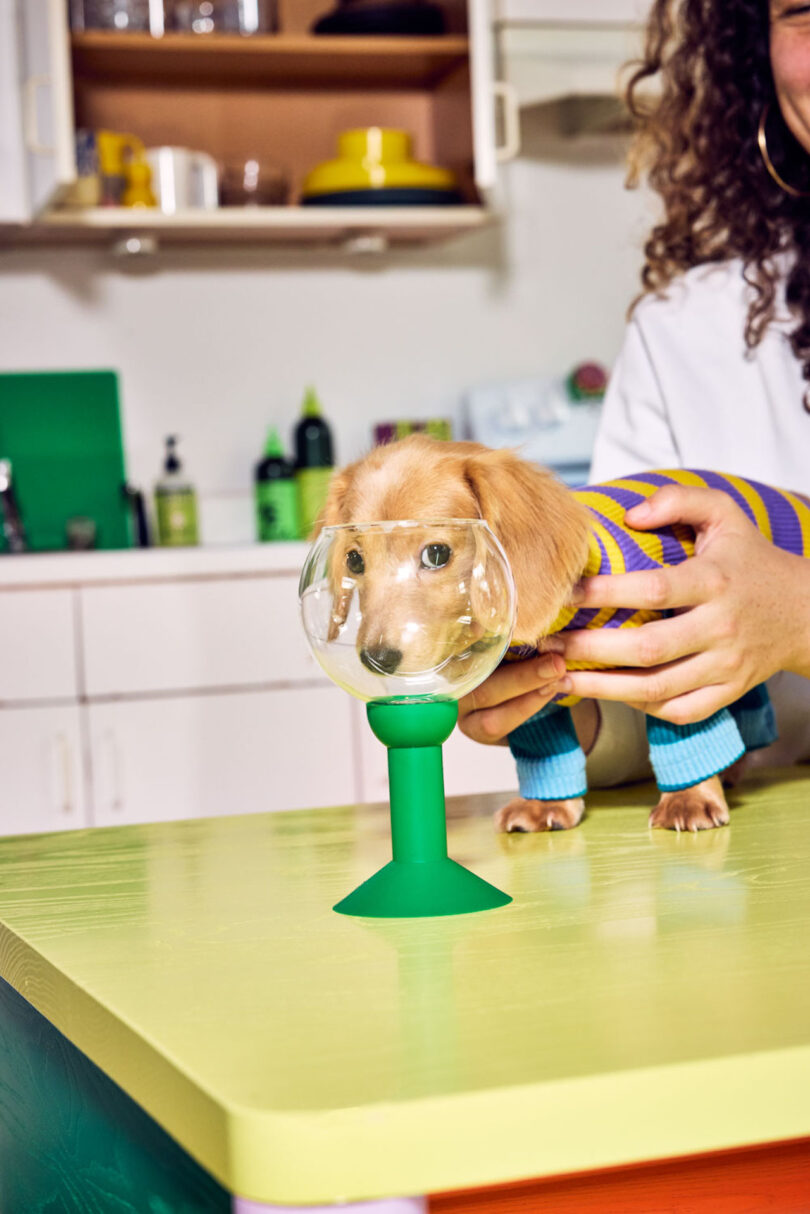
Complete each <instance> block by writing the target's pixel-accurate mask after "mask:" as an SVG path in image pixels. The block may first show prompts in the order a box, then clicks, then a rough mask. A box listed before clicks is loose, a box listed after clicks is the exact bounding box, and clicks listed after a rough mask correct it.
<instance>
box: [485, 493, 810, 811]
mask: <svg viewBox="0 0 810 1214" xmlns="http://www.w3.org/2000/svg"><path fill="white" fill-rule="evenodd" d="M667 484H677V485H689V486H698V487H700V488H707V489H721V490H723V492H725V493H728V495H729V496H730V497H731V498H732V499H733V500H734V501H735V502H736V503H737V504H738V505H739V506H740V507H741V508H742V510H743V511H744V512H745V514H746V515H747V516H748V518H749V519H750V520H751V522H753V523H754V524H755V526H757V527H758V529H759V530H760V532H761V533H762V534H763V535H764V536H765V538H766V539H768V540H770V542H771V543H773V544H776V546H777V547H779V548H783V549H784V550H785V551H786V552H791V553H794V554H795V555H797V556H804V557H808V558H810V498H807V497H805V496H804V495H803V494H800V493H791V492H788V491H786V490H782V489H774V488H771V487H770V486H768V485H763V484H760V483H759V482H758V481H752V480H746V479H743V478H742V477H738V476H731V475H724V474H721V473H718V472H707V471H702V470H701V471H694V470H688V469H672V470H667V471H662V472H639V473H636V474H635V475H633V476H628V477H622V478H621V479H619V480H613V481H606V482H605V483H604V484H601V485H587V486H585V487H583V488H581V489H574V490H572V492H573V493H574V496H575V497H576V498H577V499H578V500H579V501H580V502H582V504H583V505H584V506H586V507H587V508H588V511H589V513H590V515H591V531H590V536H589V543H588V560H587V564H586V566H585V569H584V570H583V573H582V576H583V577H592V576H594V575H596V574H612V573H629V572H634V571H636V570H645V569H656V568H662V567H665V566H669V565H677V564H680V563H681V561H685V560H687V559H688V558H689V557H691V556H693V555H694V535H693V532H692V531H691V529H690V528H688V527H684V526H681V525H675V526H673V527H665V528H662V529H661V530H659V531H633V530H632V529H631V528H630V527H628V526H627V525H626V524H625V522H624V514H625V511H627V510H629V509H630V507H631V506H635V505H638V503H639V502H641V501H642V500H643V499H644V498H646V497H649V496H651V495H652V494H653V493H655V491H656V490H657V489H660V488H661V487H662V486H663V485H667ZM663 614H664V613H663V612H660V611H647V610H643V611H642V610H638V611H637V610H633V609H632V608H620V609H617V608H601V609H598V608H593V607H591V608H580V609H577V608H576V607H574V606H570V607H565V608H564V609H563V610H562V612H561V613H560V615H559V616H558V618H557V619H556V620H555V621H554V624H553V625H552V626H551V628H550V629H549V634H552V633H555V632H565V631H568V630H569V629H575V628H634V627H638V626H639V625H640V624H644V623H646V622H647V621H648V620H653V619H660V618H661V616H662V615H663ZM537 652H538V650H537V647H536V645H535V644H533V643H531V642H526V641H524V642H521V641H517V642H513V644H512V645H511V646H510V648H509V651H508V652H507V655H506V660H507V661H521V660H523V659H526V658H530V657H533V656H535V655H536V654H537ZM587 665H588V664H587V663H570V668H571V669H582V668H583V667H586V666H587ZM577 698H578V697H576V696H567V697H558V698H557V700H556V701H555V702H553V703H552V704H549V705H547V706H546V707H545V708H543V709H542V710H541V711H540V712H539V713H537V715H536V716H534V717H532V718H531V719H530V720H529V721H526V722H525V723H524V724H523V725H521V726H520V727H519V728H518V729H516V730H514V731H513V733H512V734H510V737H509V744H510V747H511V749H512V753H513V755H514V756H515V760H516V763H517V769H518V778H519V783H520V791H521V795H522V796H524V797H527V798H537V799H539V800H555V799H562V798H567V797H578V796H582V795H583V794H584V792H585V790H586V782H585V756H584V755H583V754H582V751H581V749H580V747H579V744H578V742H577V739H576V733H575V732H574V726H573V722H572V721H571V716H570V713H569V712H568V706H569V705H571V704H575V703H576V702H577ZM775 737H776V729H775V724H774V717H773V710H772V708H771V705H770V701H769V699H768V694H767V691H766V690H765V688H764V687H756V688H753V689H752V690H751V691H750V692H748V693H747V695H745V696H743V697H742V699H740V700H738V701H737V702H736V703H735V704H732V705H730V706H729V707H728V708H724V709H721V710H720V712H717V713H715V714H714V715H713V716H711V717H709V718H708V719H707V720H705V721H701V722H698V723H697V724H695V725H689V726H677V725H671V724H670V723H668V722H666V721H661V720H659V719H658V718H656V717H648V718H647V740H648V743H649V747H650V760H651V762H652V766H653V770H654V772H655V776H656V780H657V782H658V786H659V788H660V789H662V790H663V791H670V790H673V789H677V788H687V787H690V786H691V785H693V784H696V783H698V782H699V781H700V780H703V779H706V778H707V777H708V776H710V775H714V774H716V773H717V772H718V771H723V770H724V769H725V768H726V767H728V766H729V765H730V764H731V763H733V762H734V761H735V760H736V759H738V758H740V756H741V755H742V754H744V753H745V751H746V750H754V749H756V748H758V747H761V746H767V745H769V743H770V742H772V741H773V740H774V739H775Z"/></svg>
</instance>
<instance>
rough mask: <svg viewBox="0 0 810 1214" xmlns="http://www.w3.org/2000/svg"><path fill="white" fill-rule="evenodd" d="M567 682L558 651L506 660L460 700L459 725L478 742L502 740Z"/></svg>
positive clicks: (563, 663)
mask: <svg viewBox="0 0 810 1214" xmlns="http://www.w3.org/2000/svg"><path fill="white" fill-rule="evenodd" d="M566 686H567V680H565V662H564V661H563V659H562V658H561V657H559V656H558V655H557V654H543V655H542V656H541V657H539V658H532V659H531V660H530V661H527V662H514V663H505V664H504V665H503V666H500V667H498V669H497V670H496V671H495V672H494V673H493V674H491V675H490V676H489V678H488V679H487V680H486V681H485V682H484V683H482V684H481V686H480V687H476V689H475V690H474V691H471V692H470V693H469V695H466V696H464V697H463V698H462V699H461V700H459V705H458V707H459V720H458V724H459V729H460V730H461V731H462V733H464V734H466V736H467V737H468V738H472V740H473V741H474V742H484V743H490V744H492V743H495V742H500V741H501V740H502V739H503V738H505V737H506V735H507V734H509V733H511V732H512V730H513V729H517V727H518V726H519V725H522V724H523V723H524V721H528V719H529V717H532V716H534V714H535V713H536V712H539V711H540V709H541V708H544V707H545V705H546V704H547V703H548V702H549V700H550V699H552V697H553V696H555V695H556V694H557V693H558V692H559V691H564V690H565V689H566Z"/></svg>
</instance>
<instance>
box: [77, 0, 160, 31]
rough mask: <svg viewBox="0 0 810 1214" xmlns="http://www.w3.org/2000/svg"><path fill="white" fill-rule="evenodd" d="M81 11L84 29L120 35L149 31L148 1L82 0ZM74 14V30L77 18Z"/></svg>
mask: <svg viewBox="0 0 810 1214" xmlns="http://www.w3.org/2000/svg"><path fill="white" fill-rule="evenodd" d="M76 8H81V9H82V15H83V25H84V28H85V29H105V30H118V31H120V32H122V33H124V32H126V33H143V32H148V31H149V29H150V24H149V0H84V3H83V4H82V5H80V6H76ZM76 8H74V9H73V10H72V11H73V13H74V19H73V24H74V28H75V26H76V24H77V17H76V16H75V12H76Z"/></svg>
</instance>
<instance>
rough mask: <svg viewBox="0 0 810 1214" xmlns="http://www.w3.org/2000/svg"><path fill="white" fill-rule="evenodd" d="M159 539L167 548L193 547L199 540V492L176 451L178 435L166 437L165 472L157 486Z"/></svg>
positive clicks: (156, 501)
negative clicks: (187, 475)
mask: <svg viewBox="0 0 810 1214" xmlns="http://www.w3.org/2000/svg"><path fill="white" fill-rule="evenodd" d="M155 512H156V514H157V531H158V543H159V544H161V545H162V546H163V547H167V548H186V547H192V546H194V545H195V544H198V543H199V542H200V540H199V528H198V524H197V494H196V492H195V490H194V486H193V485H192V484H191V482H190V481H189V480H188V479H187V478H186V477H185V476H184V474H183V465H182V464H181V462H180V457H179V456H178V454H177V436H176V435H174V434H170V435H169V436H168V437H167V439H166V457H165V460H164V464H163V476H162V477H161V478H160V480H159V481H158V482H157V484H156V486H155Z"/></svg>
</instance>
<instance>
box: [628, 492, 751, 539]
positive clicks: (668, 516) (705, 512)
mask: <svg viewBox="0 0 810 1214" xmlns="http://www.w3.org/2000/svg"><path fill="white" fill-rule="evenodd" d="M735 515H738V516H739V517H740V518H743V517H744V516H743V513H742V511H741V510H740V508H739V506H737V505H736V504H735V503H734V502H733V501H732V500H731V498H730V497H729V495H728V494H727V493H724V492H722V491H721V490H720V489H701V488H699V487H697V486H694V487H693V486H691V485H665V486H664V487H663V488H661V489H658V490H657V491H656V492H655V493H653V494H652V496H650V497H648V498H645V500H644V501H643V502H639V504H638V505H637V506H633V507H632V509H630V510H628V511H627V514H626V515H625V522H626V523H628V524H629V526H631V527H634V528H636V529H637V530H639V531H645V530H647V529H648V528H653V527H670V526H672V524H673V523H686V524H687V526H689V527H692V528H693V529H694V530H695V531H706V530H708V529H709V528H711V527H714V526H717V525H719V524H720V523H724V522H728V521H729V520H731V519H733V518H734V516H735Z"/></svg>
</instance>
